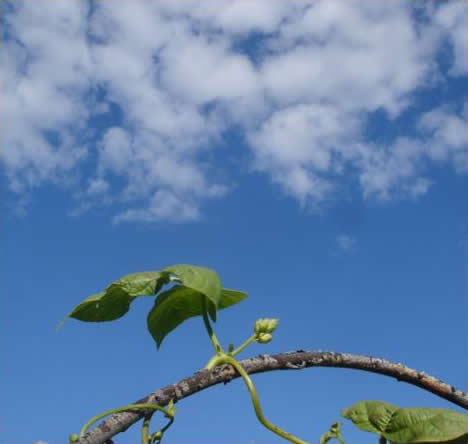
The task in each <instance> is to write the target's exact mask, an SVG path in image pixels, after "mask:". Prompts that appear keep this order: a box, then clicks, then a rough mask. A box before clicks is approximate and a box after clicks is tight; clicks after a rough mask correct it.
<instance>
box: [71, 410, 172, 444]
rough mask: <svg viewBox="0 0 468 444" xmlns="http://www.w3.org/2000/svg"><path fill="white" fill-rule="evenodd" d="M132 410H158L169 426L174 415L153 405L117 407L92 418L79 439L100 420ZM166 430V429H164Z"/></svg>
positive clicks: (83, 428)
mask: <svg viewBox="0 0 468 444" xmlns="http://www.w3.org/2000/svg"><path fill="white" fill-rule="evenodd" d="M134 409H138V410H141V409H153V410H159V411H160V412H163V413H164V414H165V415H166V416H167V417H168V418H170V419H171V421H170V423H169V425H170V424H172V422H173V421H174V415H173V414H172V413H171V412H169V411H168V410H166V409H164V408H162V407H160V406H159V405H155V404H130V405H127V406H124V407H118V408H116V409H112V410H107V411H105V412H104V413H100V414H99V415H96V416H93V417H92V418H91V419H90V420H89V421H88V422H87V423H86V424H85V425H84V426H83V427H82V428H81V431H80V436H79V437H80V438H83V437H84V436H85V435H86V432H87V431H88V429H89V428H90V427H91V426H92V425H93V424H94V423H95V422H96V421H99V420H100V419H102V418H105V417H106V416H109V415H112V414H113V413H119V412H125V411H128V410H134ZM166 429H167V427H166ZM145 444H146V443H145Z"/></svg>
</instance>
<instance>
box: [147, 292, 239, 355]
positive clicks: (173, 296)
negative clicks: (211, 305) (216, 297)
mask: <svg viewBox="0 0 468 444" xmlns="http://www.w3.org/2000/svg"><path fill="white" fill-rule="evenodd" d="M204 297H206V296H205V295H204V294H202V293H200V292H198V291H196V290H194V289H193V288H189V287H186V286H185V285H176V286H174V287H172V288H171V289H169V290H167V291H164V292H162V293H160V294H159V296H158V297H157V298H156V301H155V304H154V306H153V308H152V310H151V311H150V312H149V313H148V318H147V323H148V330H149V332H150V333H151V336H152V337H153V339H154V340H155V341H156V346H157V347H158V348H159V347H160V346H161V343H162V341H163V339H164V338H165V337H166V336H167V335H168V334H169V333H170V332H171V331H172V330H174V329H175V328H176V327H178V326H179V325H180V324H182V322H184V321H185V320H187V319H189V318H191V317H194V316H201V315H202V314H203V298H204ZM246 297H247V294H246V293H243V292H240V291H236V290H228V289H222V290H221V297H220V301H219V305H218V308H219V309H223V308H227V307H230V306H232V305H234V304H237V303H238V302H240V301H242V300H243V299H245V298H246Z"/></svg>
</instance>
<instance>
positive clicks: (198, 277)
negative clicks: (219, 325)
mask: <svg viewBox="0 0 468 444" xmlns="http://www.w3.org/2000/svg"><path fill="white" fill-rule="evenodd" d="M164 271H168V272H170V273H173V274H175V275H176V276H177V277H178V278H179V279H180V281H181V283H182V284H183V285H184V286H185V287H189V288H192V289H193V290H195V291H197V292H199V293H201V294H203V295H205V296H206V298H207V301H208V307H207V308H208V312H209V314H210V317H211V319H213V321H216V311H217V309H218V305H219V301H220V298H221V279H220V278H219V276H218V274H217V273H216V272H215V271H213V270H210V269H208V268H204V267H198V266H195V265H187V264H178V265H172V266H170V267H167V268H165V269H164Z"/></svg>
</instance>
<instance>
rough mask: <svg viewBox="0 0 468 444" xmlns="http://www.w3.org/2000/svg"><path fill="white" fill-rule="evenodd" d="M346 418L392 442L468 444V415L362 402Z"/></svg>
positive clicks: (449, 411)
mask: <svg viewBox="0 0 468 444" xmlns="http://www.w3.org/2000/svg"><path fill="white" fill-rule="evenodd" d="M342 416H343V417H345V418H348V419H350V420H351V421H353V423H354V424H355V425H356V426H357V427H358V428H360V429H361V430H365V431H368V432H373V433H377V434H378V435H381V436H383V437H384V438H386V439H388V440H389V441H391V442H394V443H398V444H408V443H435V442H437V443H449V442H450V443H453V444H455V443H457V444H462V443H464V444H467V443H468V415H464V414H462V413H459V412H456V411H453V410H448V409H439V408H435V409H433V408H398V407H397V406H395V405H392V404H386V403H384V402H381V401H361V402H358V403H357V404H355V405H353V406H352V407H350V408H348V409H345V410H343V412H342Z"/></svg>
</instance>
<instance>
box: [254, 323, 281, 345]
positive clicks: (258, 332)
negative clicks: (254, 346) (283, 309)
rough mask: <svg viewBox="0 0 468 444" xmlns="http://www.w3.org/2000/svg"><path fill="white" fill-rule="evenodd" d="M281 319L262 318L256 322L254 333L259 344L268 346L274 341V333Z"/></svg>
mask: <svg viewBox="0 0 468 444" xmlns="http://www.w3.org/2000/svg"><path fill="white" fill-rule="evenodd" d="M278 322H279V319H275V318H271V319H269V318H261V319H258V320H257V321H256V322H255V326H254V332H255V336H256V339H257V342H258V343H259V344H268V343H269V342H270V341H271V340H272V339H273V336H272V335H271V333H273V332H274V331H275V330H276V327H277V326H278Z"/></svg>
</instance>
